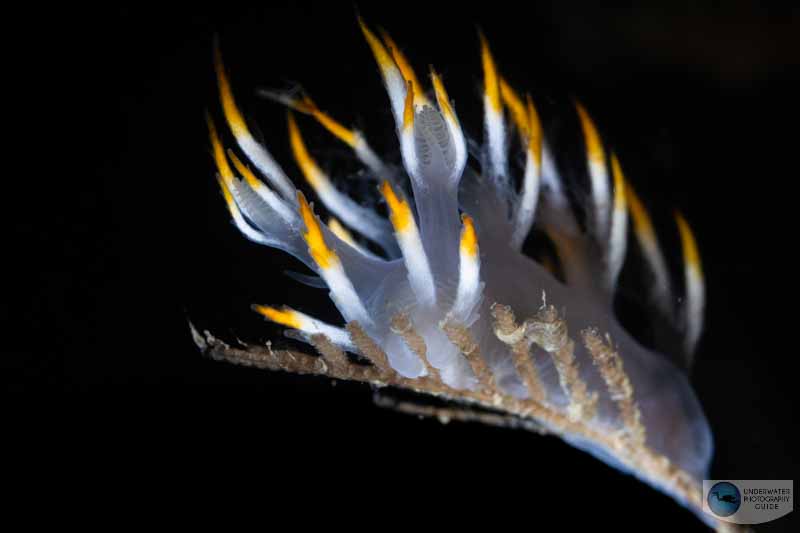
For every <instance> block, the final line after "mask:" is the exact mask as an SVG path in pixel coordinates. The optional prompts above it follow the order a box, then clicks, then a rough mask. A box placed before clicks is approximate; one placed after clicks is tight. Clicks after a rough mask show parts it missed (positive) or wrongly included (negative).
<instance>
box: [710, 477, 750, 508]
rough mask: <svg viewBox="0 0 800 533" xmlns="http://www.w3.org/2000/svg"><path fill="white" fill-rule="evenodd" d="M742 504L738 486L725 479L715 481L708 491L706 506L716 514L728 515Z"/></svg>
mask: <svg viewBox="0 0 800 533" xmlns="http://www.w3.org/2000/svg"><path fill="white" fill-rule="evenodd" d="M741 505H742V495H741V494H740V493H739V489H738V487H736V485H734V484H733V483H728V482H727V481H720V482H719V483H715V484H714V486H713V487H711V490H710V491H708V507H709V508H710V509H711V511H713V513H714V514H715V515H717V516H730V515H732V514H733V513H735V512H736V511H738V510H739V506H741Z"/></svg>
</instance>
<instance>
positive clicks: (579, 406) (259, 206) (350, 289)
mask: <svg viewBox="0 0 800 533" xmlns="http://www.w3.org/2000/svg"><path fill="white" fill-rule="evenodd" d="M359 25H360V28H361V31H362V32H363V34H364V37H365V38H366V42H367V44H368V47H369V49H370V50H371V52H372V54H373V55H374V58H375V60H376V61H377V65H378V68H379V71H380V75H381V76H382V79H383V84H384V86H385V88H386V92H387V93H388V97H389V104H390V107H391V115H392V116H393V118H394V126H395V130H396V133H397V140H398V143H399V154H400V159H401V161H402V165H393V164H391V163H389V162H388V160H387V158H386V157H381V155H379V154H378V153H376V151H374V150H373V149H372V148H371V146H370V144H369V143H368V141H367V139H366V137H365V135H364V134H363V133H362V132H360V131H357V130H355V129H351V128H348V127H346V126H345V125H343V124H342V123H340V122H338V121H337V120H336V119H335V118H333V117H332V116H331V115H330V114H328V113H326V112H325V111H323V110H322V109H321V108H320V107H319V106H318V105H317V104H316V103H315V101H313V100H312V99H311V98H310V97H309V96H308V95H307V94H304V93H299V92H294V93H280V92H270V91H265V92H264V95H266V96H267V97H269V98H271V99H272V100H275V101H277V102H279V103H280V104H282V105H285V106H287V107H288V108H289V109H288V137H289V145H290V147H291V152H292V154H293V156H294V159H295V161H296V163H297V166H298V167H299V170H300V171H301V173H302V176H303V178H304V179H305V181H306V182H307V185H308V186H309V187H310V189H311V190H312V191H313V194H314V195H315V196H316V197H317V199H318V200H319V201H320V202H321V204H322V206H323V207H324V211H325V212H326V213H327V215H328V217H327V218H326V221H323V220H322V219H321V218H320V217H319V215H318V214H317V213H316V212H315V207H314V206H313V205H312V203H310V202H309V201H308V199H307V198H306V196H305V195H304V194H303V193H302V192H300V191H299V190H298V189H297V188H296V187H295V185H294V183H293V181H292V180H291V179H290V178H289V176H288V175H287V174H286V172H284V170H283V169H282V167H281V166H280V165H279V164H278V163H277V162H276V160H275V158H273V156H272V155H271V154H270V152H269V151H268V149H267V147H265V146H264V145H263V144H261V143H259V142H258V141H257V140H256V139H255V138H254V136H253V134H252V133H251V129H250V128H249V127H248V124H247V122H246V121H245V119H244V117H243V116H242V114H241V112H240V109H239V107H238V106H237V104H236V102H235V99H234V93H233V90H232V87H231V83H230V81H229V78H228V76H227V73H226V71H225V68H224V66H223V63H222V59H221V54H220V52H219V48H218V47H215V69H216V76H217V82H218V87H219V95H220V101H221V107H222V114H223V115H224V119H225V122H226V123H227V126H228V128H229V130H230V134H232V137H233V138H234V139H235V143H236V145H237V146H238V150H239V154H240V155H237V154H236V152H234V151H232V150H230V149H229V150H226V149H225V148H224V147H223V143H222V140H221V139H222V136H221V135H220V132H219V130H218V129H217V128H216V127H215V125H214V122H213V120H212V119H211V118H210V117H209V118H208V127H209V132H210V142H211V146H212V152H213V159H214V161H215V163H216V168H217V172H218V181H219V185H220V188H221V190H222V194H223V195H224V198H225V202H226V204H227V207H228V209H229V211H230V215H231V217H232V219H233V222H234V224H235V225H236V227H237V228H238V229H239V231H240V232H241V233H243V234H244V236H245V237H247V238H248V239H250V240H251V241H253V242H256V243H258V244H262V245H265V246H268V247H272V248H278V249H280V250H283V251H285V252H287V253H289V254H291V255H292V256H294V257H295V258H297V259H298V260H300V261H301V262H303V263H304V264H305V265H307V266H308V267H309V268H310V269H311V270H313V271H314V272H315V273H316V274H317V275H318V276H303V275H295V277H296V278H297V279H299V280H300V281H302V282H305V283H308V284H311V285H315V286H320V287H325V288H327V290H328V291H329V293H328V294H329V296H330V299H331V300H332V301H333V304H334V305H335V306H336V309H337V310H338V311H339V313H340V314H341V316H342V319H343V322H344V324H343V325H334V324H329V323H326V322H323V321H322V320H319V319H317V318H314V317H313V316H309V315H307V314H305V313H303V312H302V311H300V310H295V309H293V308H291V307H276V306H271V305H254V306H253V310H254V311H256V312H257V313H260V314H261V315H263V316H264V317H265V318H266V319H268V320H270V321H272V322H275V323H278V324H280V325H283V326H285V327H286V328H288V330H287V335H289V336H290V337H292V338H294V339H297V340H300V341H303V342H305V343H307V344H309V345H310V346H312V347H313V348H314V350H315V351H316V352H317V355H312V354H304V353H301V352H299V351H296V350H289V349H275V348H273V347H272V345H271V344H267V345H266V346H260V345H242V346H229V345H227V344H225V343H224V342H222V341H220V340H218V339H216V338H214V337H213V336H212V335H211V334H210V333H208V332H203V333H200V332H198V331H197V330H195V329H194V328H192V331H193V334H194V339H195V342H197V344H198V345H199V346H200V347H201V348H202V349H203V350H204V351H205V352H206V353H208V354H209V355H211V356H212V357H215V358H218V359H224V360H228V361H232V362H236V363H240V364H247V365H254V366H258V367H262V368H268V369H280V370H284V371H289V372H295V373H312V374H318V375H324V376H328V377H332V378H337V379H344V380H355V381H363V382H368V383H371V384H373V385H375V386H394V387H400V388H405V389H409V390H413V391H415V392H417V393H420V394H429V395H434V396H437V397H440V398H443V399H445V400H448V401H450V402H452V403H451V404H450V405H452V406H451V407H448V408H442V409H439V408H433V407H425V406H412V405H410V404H403V405H396V407H398V408H400V409H402V410H414V411H415V412H419V413H428V414H431V415H434V416H440V417H441V418H457V419H465V420H468V419H472V420H480V421H486V422H490V423H501V424H511V425H515V426H517V427H520V426H521V427H527V428H534V429H535V430H536V431H539V432H543V433H552V434H554V435H557V436H560V437H561V438H562V439H564V440H565V441H567V442H568V443H570V444H572V445H573V446H576V447H578V448H580V449H583V450H585V451H587V452H589V453H591V454H593V455H594V456H596V457H598V458H600V459H602V460H603V461H605V462H607V463H608V464H610V465H612V466H614V467H615V468H619V469H621V470H623V471H626V472H629V473H631V474H634V475H636V476H638V477H639V478H640V479H642V480H644V481H645V482H647V483H649V484H651V485H653V486H654V487H656V488H658V489H660V490H662V491H664V492H666V493H668V494H669V495H671V496H672V497H673V498H674V499H676V500H677V501H678V502H680V503H682V504H684V505H686V506H687V507H689V508H690V509H692V510H693V511H695V512H696V513H697V514H698V515H699V516H700V517H701V518H702V519H703V520H705V521H706V522H707V523H708V524H709V525H712V526H715V527H721V526H724V525H725V524H723V523H717V522H715V521H714V520H713V519H711V518H710V517H709V516H707V515H704V514H703V513H702V510H701V509H702V504H701V482H702V479H703V478H704V477H707V473H708V468H709V463H710V460H711V457H712V448H713V443H712V436H711V432H710V429H709V425H708V422H707V420H706V418H705V416H704V414H703V410H702V408H701V406H700V404H699V402H698V400H697V397H696V396H695V393H694V392H693V390H692V388H691V387H690V385H689V382H688V380H687V377H686V375H685V373H684V372H683V371H682V370H681V369H680V368H679V367H678V366H677V365H676V364H674V362H673V361H671V360H670V359H669V358H668V357H666V356H665V355H664V354H662V353H658V352H656V351H653V350H651V349H648V348H645V347H644V346H643V345H642V344H641V343H640V342H638V341H637V340H636V339H634V337H633V336H632V335H631V334H630V333H629V332H628V331H626V329H625V328H624V327H623V326H622V325H621V324H620V322H619V320H618V319H617V318H616V317H615V314H614V310H613V306H612V301H613V296H614V294H615V290H616V287H617V285H618V276H619V273H620V270H621V267H622V264H623V261H624V260H625V258H626V250H627V248H628V242H627V240H628V233H629V217H630V220H631V224H630V226H631V227H630V230H631V231H630V233H631V235H633V236H634V237H635V239H636V242H637V245H638V247H639V249H640V252H641V253H640V254H638V255H637V257H641V258H642V259H643V261H644V263H643V264H644V266H645V269H644V270H643V271H644V272H648V273H649V274H648V282H649V286H650V288H651V290H650V293H651V294H650V297H651V301H652V302H653V303H654V305H655V306H657V307H659V308H660V309H661V310H662V311H663V313H662V316H663V317H664V320H667V321H672V324H673V326H674V330H675V331H678V332H680V333H681V339H682V346H681V347H680V351H681V353H682V354H683V355H684V356H687V355H688V354H691V353H692V352H693V351H694V349H695V346H696V344H697V341H698V338H699V336H700V333H701V330H702V325H703V308H704V299H705V295H704V282H703V274H702V270H701V263H700V257H699V253H698V248H697V244H696V242H695V239H694V237H693V235H692V231H691V230H690V228H689V225H688V224H687V222H686V221H685V219H684V218H683V217H681V216H680V215H679V214H676V226H677V232H678V234H679V235H680V238H681V242H682V247H683V266H684V276H685V283H684V284H683V290H682V293H681V294H680V295H677V294H676V291H675V290H674V289H673V287H672V286H671V284H670V275H669V272H668V269H667V266H666V265H667V263H666V261H665V259H664V256H663V253H662V249H661V247H660V246H659V241H658V238H657V235H656V231H655V228H654V224H653V222H652V220H651V218H650V216H649V215H648V213H647V211H646V209H645V207H644V204H643V202H642V201H641V200H640V199H639V198H637V195H636V194H635V192H634V190H633V188H632V187H631V185H630V182H628V181H627V180H626V178H625V177H624V176H623V171H622V165H621V163H620V161H619V160H618V158H617V156H616V155H615V154H614V153H613V152H612V151H610V150H609V149H608V147H607V145H606V144H605V143H604V142H603V140H602V139H601V137H600V134H599V132H598V129H597V127H596V126H595V123H594V122H593V120H592V118H591V117H590V115H589V113H588V112H587V110H586V109H585V108H584V107H583V106H582V105H581V104H578V103H576V104H575V113H576V115H577V119H578V120H577V123H578V124H580V127H581V130H582V138H583V140H584V147H585V153H586V169H587V176H588V182H589V184H590V187H589V188H588V190H587V191H586V192H581V191H577V192H576V191H569V190H568V185H567V183H566V181H565V180H563V179H562V177H561V176H560V173H559V168H558V165H557V164H556V160H555V158H554V156H553V152H552V148H553V147H552V146H551V145H550V144H549V143H548V139H547V138H546V136H545V133H544V130H543V127H542V121H541V119H540V117H539V114H538V112H537V108H536V106H535V105H534V102H533V100H532V98H530V96H528V97H523V96H521V95H520V93H519V92H518V91H517V90H515V89H514V88H513V87H512V86H511V85H510V84H509V82H508V81H507V80H506V79H505V78H504V77H503V76H502V75H501V73H500V71H499V70H498V67H497V65H496V63H495V61H494V59H493V57H492V54H491V52H490V48H489V44H488V43H487V41H486V39H485V38H484V37H483V36H481V37H480V54H481V63H482V66H483V87H482V89H483V103H482V106H483V128H482V129H483V135H482V139H483V142H482V143H479V142H476V141H473V140H472V139H471V138H468V137H467V135H466V134H465V132H464V130H463V129H462V126H461V123H460V121H459V118H458V115H457V113H456V108H455V105H454V103H453V102H452V101H451V100H450V98H449V97H448V95H447V92H446V90H445V85H444V82H443V80H442V78H441V77H440V76H439V75H438V74H437V72H436V71H435V70H433V69H431V70H430V75H429V78H430V89H426V86H427V84H423V81H422V80H421V79H420V78H418V77H417V75H416V74H415V72H414V70H413V68H412V66H411V64H410V62H409V61H408V59H407V58H406V57H405V56H404V55H403V53H402V52H401V50H400V49H399V48H398V47H397V45H396V44H395V43H394V42H393V41H392V39H391V38H390V37H389V36H388V35H387V34H386V33H385V32H379V33H378V34H376V33H374V32H373V31H371V30H370V29H369V28H368V27H367V26H366V25H365V24H364V23H363V21H361V20H359ZM301 117H310V119H313V120H314V121H315V122H316V123H318V124H319V125H321V126H322V127H323V128H324V129H325V130H327V131H328V132H330V133H331V134H332V135H333V136H334V137H336V138H337V139H338V140H339V141H341V142H344V143H345V144H347V145H348V146H349V147H350V148H351V149H352V152H353V153H354V155H355V158H356V159H357V160H358V162H359V164H360V165H362V166H363V168H364V169H365V170H366V172H364V173H362V175H360V176H359V177H358V178H354V179H368V180H374V184H373V185H374V189H375V190H376V191H378V192H379V194H380V195H381V196H382V198H383V199H384V200H385V203H386V206H387V212H388V217H384V216H382V215H380V214H379V213H378V212H377V211H376V210H374V206H368V205H367V203H366V202H359V201H358V199H356V198H353V197H351V196H350V195H348V194H347V193H346V192H345V191H343V190H341V188H338V187H337V186H336V185H335V182H334V180H332V179H331V177H330V176H329V175H328V174H327V173H326V171H325V170H324V165H320V164H319V163H318V162H317V161H316V160H315V159H314V156H313V155H312V150H311V149H309V147H307V146H306V143H305V141H304V139H303V137H302V135H301V132H300V128H299V125H298V122H299V119H300V118H301ZM512 147H514V148H513V149H512ZM517 160H519V164H518V165H516V166H515V165H514V163H515V161H517ZM473 163H474V164H473ZM579 193H580V194H582V195H583V196H584V197H583V198H579V202H575V201H574V198H571V196H572V197H574V196H576V195H577V194H579ZM576 204H580V206H579V207H578V206H577V205H576ZM579 210H580V212H581V214H582V216H579V215H578V213H579ZM534 225H535V227H536V229H537V231H540V232H541V234H542V235H544V236H545V238H547V239H549V242H550V243H551V244H552V246H551V248H552V250H553V251H554V253H553V254H550V255H547V254H543V255H542V256H541V257H539V258H536V259H534V258H531V257H528V256H526V255H524V254H523V252H522V248H523V244H524V243H525V241H526V239H527V238H528V236H529V233H530V232H531V230H532V229H533V227H534Z"/></svg>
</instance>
